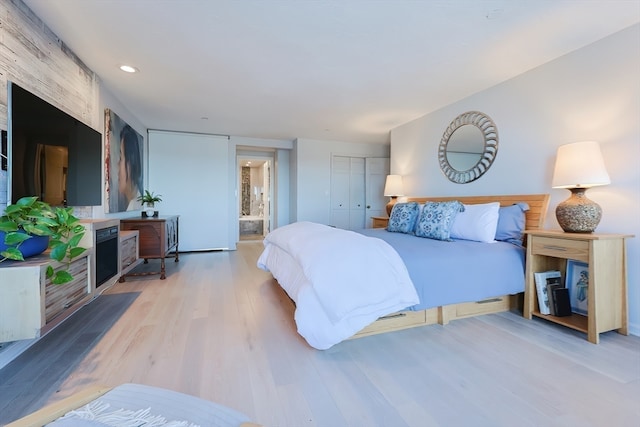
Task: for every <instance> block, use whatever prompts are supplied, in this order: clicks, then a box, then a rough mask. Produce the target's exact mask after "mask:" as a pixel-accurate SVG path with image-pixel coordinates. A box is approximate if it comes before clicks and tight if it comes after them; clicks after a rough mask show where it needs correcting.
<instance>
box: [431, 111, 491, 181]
mask: <svg viewBox="0 0 640 427" xmlns="http://www.w3.org/2000/svg"><path fill="white" fill-rule="evenodd" d="M497 153H498V129H497V128H496V125H495V123H494V122H493V120H491V118H490V117H489V116H487V115H486V114H483V113H481V112H479V111H469V112H466V113H463V114H460V115H459V116H458V117H456V118H455V119H454V120H453V121H452V122H451V124H450V125H449V127H447V129H446V130H445V132H444V135H442V140H441V141H440V145H439V147H438V160H439V162H440V169H441V170H442V172H443V173H444V174H445V176H446V177H447V178H449V180H450V181H452V182H455V183H458V184H465V183H467V182H472V181H475V180H476V179H478V178H480V177H481V176H482V175H483V174H484V173H485V172H486V171H487V170H488V169H489V167H490V166H491V164H492V163H493V160H494V159H495V157H496V154H497Z"/></svg>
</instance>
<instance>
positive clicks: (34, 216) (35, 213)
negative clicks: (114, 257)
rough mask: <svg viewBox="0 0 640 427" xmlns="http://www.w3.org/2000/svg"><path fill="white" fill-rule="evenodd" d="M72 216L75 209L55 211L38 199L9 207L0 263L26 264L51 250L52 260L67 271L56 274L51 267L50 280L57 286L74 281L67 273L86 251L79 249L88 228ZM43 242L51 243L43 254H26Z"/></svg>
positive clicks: (0, 226)
mask: <svg viewBox="0 0 640 427" xmlns="http://www.w3.org/2000/svg"><path fill="white" fill-rule="evenodd" d="M72 212H73V208H61V207H55V208H52V207H51V206H50V205H49V204H48V203H45V202H42V201H40V200H38V197H36V196H31V197H23V198H21V199H20V200H18V201H17V202H16V203H15V204H12V205H9V206H7V207H6V209H5V211H4V214H3V215H2V217H0V236H1V240H0V244H1V245H0V247H1V249H2V250H1V251H0V262H2V261H5V260H15V261H24V259H25V257H28V256H31V255H36V254H37V253H41V252H42V251H44V250H46V249H47V248H49V249H51V252H50V258H51V259H54V260H56V261H59V262H63V263H65V264H66V268H63V269H60V270H58V271H54V269H53V267H52V266H51V265H49V266H48V267H47V273H46V274H47V278H51V279H52V280H51V281H52V283H54V284H57V285H59V284H63V283H67V282H70V281H72V280H73V276H72V275H71V274H70V273H69V271H68V269H69V266H70V264H71V261H72V260H73V259H74V258H76V257H78V256H80V255H82V254H83V253H84V252H85V251H86V249H85V248H82V247H80V246H79V244H80V240H81V239H82V237H83V236H84V231H85V228H84V226H83V225H82V224H80V220H79V219H78V218H76V217H75V216H73V214H72ZM41 239H44V240H45V241H46V240H47V239H48V243H47V244H44V245H43V246H42V247H41V248H40V252H38V250H35V251H34V250H33V249H31V248H29V249H28V250H27V247H28V246H33V245H31V243H32V242H35V241H37V240H41ZM25 242H28V243H25ZM23 245H25V246H24V248H23ZM36 246H37V245H36Z"/></svg>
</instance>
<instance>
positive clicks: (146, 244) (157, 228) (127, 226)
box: [120, 215, 180, 282]
mask: <svg viewBox="0 0 640 427" xmlns="http://www.w3.org/2000/svg"><path fill="white" fill-rule="evenodd" d="M120 229H121V230H138V232H139V237H140V240H139V250H140V258H142V259H144V262H145V263H147V262H148V260H149V259H160V271H152V272H144V273H131V272H129V273H127V274H126V275H122V276H121V277H120V281H121V282H124V280H125V276H144V275H149V274H158V273H160V279H162V280H164V279H165V278H166V274H165V262H164V260H165V258H175V262H178V261H179V260H180V259H179V255H178V215H171V216H158V217H135V218H123V219H121V220H120ZM172 250H173V253H170V252H171V251H172Z"/></svg>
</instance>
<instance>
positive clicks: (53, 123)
mask: <svg viewBox="0 0 640 427" xmlns="http://www.w3.org/2000/svg"><path fill="white" fill-rule="evenodd" d="M8 86H9V96H8V98H9V99H8V101H9V102H8V107H9V108H8V115H9V133H8V139H9V147H10V151H9V152H10V158H11V159H10V162H9V166H10V169H9V180H10V184H9V188H10V200H11V202H12V203H15V202H16V201H17V200H18V199H20V198H21V197H25V196H38V197H39V198H40V200H42V201H45V202H47V203H49V204H51V205H52V206H98V205H101V204H102V135H101V134H100V132H98V131H96V130H95V129H92V128H91V127H89V126H87V125H85V124H84V123H82V122H81V121H79V120H77V119H75V118H73V117H72V116H70V115H69V114H67V113H65V112H64V111H62V110H60V109H58V108H57V107H54V106H53V105H51V104H49V103H48V102H46V101H44V100H43V99H41V98H39V97H37V96H36V95H34V94H32V93H31V92H29V91H27V90H25V89H23V88H21V87H20V86H18V85H17V84H15V83H12V82H10V83H9V85H8Z"/></svg>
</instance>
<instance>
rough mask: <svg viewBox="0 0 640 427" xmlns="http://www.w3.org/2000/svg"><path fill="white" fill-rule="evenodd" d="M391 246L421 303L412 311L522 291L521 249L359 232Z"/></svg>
mask: <svg viewBox="0 0 640 427" xmlns="http://www.w3.org/2000/svg"><path fill="white" fill-rule="evenodd" d="M358 233H361V234H364V235H366V236H371V237H377V238H380V239H382V240H384V241H386V242H387V243H389V244H390V245H391V246H392V247H393V248H394V249H395V250H396V251H397V252H398V254H399V255H400V257H401V258H402V260H403V261H404V263H405V265H406V267H407V270H408V271H409V276H410V277H411V280H412V281H413V284H414V286H415V287H416V291H417V292H418V296H419V298H420V303H419V304H418V305H415V306H412V307H411V308H410V309H412V310H422V309H426V308H432V307H438V306H441V305H449V304H457V303H462V302H474V301H481V300H483V299H487V298H492V297H496V296H501V295H512V294H516V293H519V292H523V291H524V277H525V274H524V272H525V263H524V252H525V251H524V248H522V247H518V246H516V245H513V244H511V243H506V242H494V243H480V242H472V241H468V240H454V241H452V242H444V241H440V240H433V239H427V238H422V237H416V236H413V235H409V234H404V233H391V232H388V231H387V230H385V229H383V228H372V229H364V230H358Z"/></svg>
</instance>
